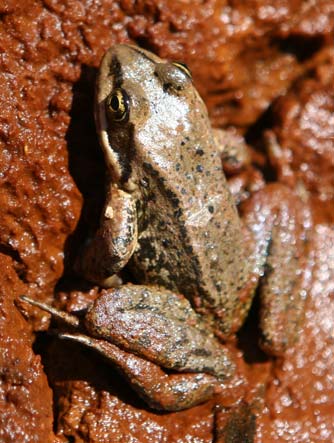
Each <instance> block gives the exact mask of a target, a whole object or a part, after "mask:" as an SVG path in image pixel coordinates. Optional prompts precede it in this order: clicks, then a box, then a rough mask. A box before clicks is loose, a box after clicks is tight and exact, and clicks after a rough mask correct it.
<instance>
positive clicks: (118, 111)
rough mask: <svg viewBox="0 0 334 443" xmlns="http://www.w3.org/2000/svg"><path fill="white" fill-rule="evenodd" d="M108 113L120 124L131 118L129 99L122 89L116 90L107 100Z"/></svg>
mask: <svg viewBox="0 0 334 443" xmlns="http://www.w3.org/2000/svg"><path fill="white" fill-rule="evenodd" d="M106 111H107V113H108V115H109V117H111V118H112V119H113V120H114V121H117V122H120V121H124V120H127V119H128V117H129V97H128V94H127V93H126V92H125V91H124V89H122V88H118V89H115V90H114V91H112V92H111V94H109V95H108V97H107V98H106Z"/></svg>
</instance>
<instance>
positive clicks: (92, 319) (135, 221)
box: [24, 45, 306, 410]
mask: <svg viewBox="0 0 334 443" xmlns="http://www.w3.org/2000/svg"><path fill="white" fill-rule="evenodd" d="M96 126H97V131H98V133H99V137H100V143H101V146H102V149H103V152H104V156H105V162H106V167H107V171H108V183H107V190H106V203H105V206H104V209H103V211H102V215H101V222H100V226H99V229H98V231H97V232H96V234H95V236H94V237H93V238H91V239H89V240H88V242H87V244H86V245H85V247H84V250H83V253H82V254H81V255H80V258H79V259H78V263H77V269H78V270H79V271H80V273H81V274H82V275H84V276H85V277H86V278H87V279H89V280H91V281H94V282H97V283H98V284H100V285H101V286H104V287H106V288H108V287H109V288H110V289H106V290H104V291H102V294H101V295H100V297H98V298H97V300H96V301H95V302H94V304H93V306H92V307H91V308H90V309H89V310H88V312H87V314H86V317H85V319H84V322H83V323H84V325H82V324H81V322H80V321H79V320H78V319H77V318H76V317H75V316H72V315H69V314H65V313H62V312H60V311H57V310H55V309H54V308H52V307H49V306H46V305H44V304H41V303H39V302H36V301H32V300H30V299H28V298H27V297H24V299H25V300H26V301H28V302H30V303H33V304H35V305H37V306H39V307H41V308H42V309H45V310H48V311H50V312H51V313H52V314H53V315H55V316H57V317H60V318H62V319H63V320H64V321H65V322H67V323H69V324H71V325H72V326H75V328H81V329H83V328H84V329H85V332H83V331H82V330H81V331H78V332H77V333H62V334H61V336H62V337H64V338H68V339H72V340H77V341H79V342H82V343H84V344H85V345H87V346H90V347H92V348H94V349H96V350H98V351H99V352H101V353H102V354H103V355H105V356H106V357H107V358H108V359H109V360H110V361H112V363H113V364H114V365H115V366H116V367H117V368H118V369H119V370H120V371H122V373H123V374H124V375H125V377H126V378H127V379H128V380H129V382H130V383H131V384H132V386H133V387H134V388H135V389H136V391H137V392H138V393H139V394H140V395H141V396H142V397H143V398H144V399H145V400H146V401H147V402H148V404H149V405H150V406H151V407H154V408H157V409H165V410H178V409H184V408H187V407H190V406H193V405H195V404H197V403H199V402H201V401H204V400H205V399H207V398H209V397H210V396H212V394H213V393H214V392H215V391H217V389H219V386H220V387H221V386H223V385H224V383H227V382H228V381H229V380H231V378H233V376H234V374H235V370H236V369H235V362H234V360H233V356H232V355H231V353H230V352H229V351H228V350H227V348H226V347H225V346H224V345H223V344H222V343H221V342H220V341H219V339H223V340H224V339H226V338H228V337H230V336H231V335H233V333H235V332H236V331H237V330H238V329H239V328H240V326H241V325H242V324H243V322H244V320H245V317H246V315H247V313H248V311H249V308H250V305H251V301H252V298H253V294H254V292H255V289H256V286H257V284H258V281H259V279H260V277H262V283H261V291H260V299H261V302H262V317H261V327H262V330H263V340H262V341H263V346H264V348H265V349H266V350H268V351H269V352H271V353H273V354H280V353H282V352H283V351H284V350H285V349H286V348H287V347H288V346H289V345H290V344H291V343H293V341H294V340H295V338H296V333H297V331H298V326H299V324H300V319H301V318H302V312H303V303H304V299H305V291H304V281H305V278H304V276H303V273H302V272H301V271H300V269H301V265H300V260H301V257H302V255H303V248H304V243H305V229H304V228H303V226H304V225H306V224H305V223H304V222H300V220H299V216H298V214H299V212H298V211H299V206H300V202H299V201H298V202H297V199H296V200H295V199H294V198H293V197H291V192H290V191H287V190H286V189H285V188H283V187H281V186H280V185H270V186H269V187H268V189H267V190H264V191H259V193H258V194H257V195H255V197H254V198H253V199H251V201H250V202H248V203H247V204H245V205H244V207H243V208H241V211H242V213H243V214H244V221H241V219H240V217H239V215H238V212H237V209H236V206H235V204H234V200H233V197H232V195H231V193H230V191H229V188H228V185H227V182H226V179H225V177H224V174H223V169H222V160H221V152H222V151H223V150H224V149H225V148H226V146H221V145H220V146H217V143H218V141H220V143H221V140H224V134H223V135H222V133H221V134H220V136H218V132H216V131H214V130H212V128H211V125H210V122H209V119H208V115H207V110H206V107H205V105H204V103H203V101H202V99H201V98H200V96H199V94H198V92H197V90H196V89H195V87H194V85H193V83H192V78H191V74H190V72H189V70H188V69H187V67H186V66H184V65H182V64H180V63H168V62H166V61H164V60H162V59H160V58H159V57H157V56H155V55H154V54H152V53H150V52H148V51H145V50H143V49H140V48H138V47H134V46H129V45H116V46H114V47H113V48H111V49H110V50H109V51H108V52H107V53H106V55H105V56H104V58H103V61H102V64H101V68H100V71H99V75H98V79H97V90H96ZM283 199H285V201H286V203H283V204H282V200H283ZM254 214H255V215H254ZM303 223H304V224H303ZM272 252H274V254H272V255H270V253H272ZM275 256H276V257H278V258H277V259H275ZM272 257H273V258H272ZM125 265H127V266H129V268H130V269H131V271H132V273H133V275H134V278H135V280H136V281H138V282H140V285H133V284H127V285H123V286H119V287H114V288H111V287H112V286H115V282H116V283H117V278H115V274H116V273H117V272H118V271H120V270H121V269H122V268H123V267H124V266H125ZM268 269H269V270H270V272H267V273H265V270H268ZM180 294H182V295H180ZM166 370H167V371H166ZM170 371H172V372H170Z"/></svg>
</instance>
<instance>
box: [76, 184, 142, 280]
mask: <svg viewBox="0 0 334 443" xmlns="http://www.w3.org/2000/svg"><path fill="white" fill-rule="evenodd" d="M136 244H137V216H136V205H135V201H134V199H133V198H132V196H131V195H130V194H129V193H127V192H124V191H122V190H121V189H119V188H118V187H117V186H116V185H110V187H109V190H108V192H107V197H106V203H105V205H104V208H103V211H102V215H101V220H100V224H99V229H98V230H97V232H96V233H95V236H94V237H93V238H91V239H89V240H88V242H87V244H86V246H85V247H84V250H83V252H82V253H81V254H80V257H78V259H77V262H76V270H77V272H78V273H80V274H82V275H84V276H85V277H86V278H87V279H88V280H90V281H93V282H96V283H98V284H100V285H101V286H103V287H109V286H113V281H114V280H113V276H114V274H116V273H117V272H118V271H120V270H121V269H122V268H123V267H124V266H125V265H126V263H127V262H128V261H129V259H130V257H131V255H132V253H133V251H134V249H135V247H136Z"/></svg>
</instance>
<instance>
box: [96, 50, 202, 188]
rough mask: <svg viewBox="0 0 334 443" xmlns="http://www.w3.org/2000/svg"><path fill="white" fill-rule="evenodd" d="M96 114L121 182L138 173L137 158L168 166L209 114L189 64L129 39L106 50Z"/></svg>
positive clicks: (105, 147)
mask: <svg viewBox="0 0 334 443" xmlns="http://www.w3.org/2000/svg"><path fill="white" fill-rule="evenodd" d="M95 115H96V124H97V129H98V132H99V136H100V142H101V146H102V148H103V150H104V154H105V158H106V162H107V166H108V167H109V169H110V172H111V174H112V178H113V180H114V181H116V182H122V183H127V182H128V181H129V180H130V179H131V178H133V174H132V160H133V159H136V162H137V164H138V162H141V163H143V164H146V163H147V164H149V165H152V164H156V165H157V167H159V168H160V169H161V168H165V169H166V171H167V169H168V163H169V161H173V162H174V161H175V157H176V156H177V155H180V154H179V151H180V150H181V149H182V146H184V142H183V143H182V140H183V139H184V138H185V137H186V138H188V139H189V137H187V136H189V135H193V134H194V133H195V132H196V129H194V124H196V121H198V120H200V119H201V118H202V120H203V118H204V119H207V112H206V108H205V105H204V104H203V102H202V100H201V99H200V97H199V95H198V93H197V91H196V89H195V87H194V86H193V84H192V79H191V74H190V72H189V70H188V68H187V67H186V66H185V65H183V64H181V63H168V62H166V61H164V60H162V59H160V58H159V57H157V56H156V55H154V54H152V53H150V52H148V51H145V50H143V49H141V48H138V47H136V46H130V45H116V46H114V47H112V48H111V49H110V50H109V51H108V52H107V53H106V54H105V56H104V58H103V60H102V63H101V68H100V72H99V76H98V79H97V88H96V113H95ZM181 139H182V140H181Z"/></svg>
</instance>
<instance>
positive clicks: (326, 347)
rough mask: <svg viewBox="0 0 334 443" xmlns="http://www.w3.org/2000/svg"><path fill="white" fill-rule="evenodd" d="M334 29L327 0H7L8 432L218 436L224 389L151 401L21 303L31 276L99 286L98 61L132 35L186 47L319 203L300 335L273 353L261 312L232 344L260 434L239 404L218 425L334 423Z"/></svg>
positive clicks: (2, 300) (280, 431)
mask: <svg viewBox="0 0 334 443" xmlns="http://www.w3.org/2000/svg"><path fill="white" fill-rule="evenodd" d="M333 28H334V2H333V1H330V0H328V1H325V0H323V1H317V2H303V1H302V0H295V1H292V2H291V1H285V0H281V1H270V0H268V1H267V0H263V1H260V0H259V1H251V0H249V1H230V2H225V1H218V0H217V1H215V0H209V1H206V2H203V1H199V0H198V1H191V2H190V1H189V2H188V1H174V0H173V1H172V0H171V1H168V0H166V1H158V0H156V1H153V0H152V1H130V0H129V1H126V0H124V1H112V0H109V1H108V0H105V1H103V0H100V1H71V0H68V1H60V0H59V1H57V0H44V1H37V0H35V1H34V0H25V1H23V0H20V1H19V0H18V1H14V0H12V1H10V0H2V1H1V2H0V263H1V272H0V288H1V289H0V441H1V442H2V441H3V442H49V441H50V442H51V441H59V442H60V441H68V438H69V439H70V440H69V441H75V442H99V443H103V442H110V441H122V442H130V441H131V442H134V441H138V442H195V441H196V442H203V443H204V442H205V443H206V442H210V441H212V438H213V435H214V428H215V424H214V422H213V402H208V403H206V404H203V405H201V406H198V407H196V408H193V409H191V410H188V411H184V412H179V413H173V414H156V413H153V412H151V411H147V410H146V408H145V405H144V404H142V403H141V402H139V400H138V399H137V397H136V396H134V395H133V393H132V391H131V390H130V389H129V388H128V387H127V386H126V385H125V384H124V382H123V380H122V379H121V378H120V377H119V376H118V375H117V374H116V373H115V372H114V371H113V370H112V369H110V367H108V366H107V365H106V364H105V363H104V362H103V361H102V360H101V359H100V358H99V357H97V356H96V355H95V354H93V353H92V352H89V351H87V350H83V349H81V348H80V347H78V346H74V345H69V344H64V343H61V342H60V341H59V340H57V339H53V338H48V337H46V336H45V335H43V334H42V335H39V338H38V340H37V342H36V344H35V348H34V351H35V352H36V353H37V354H41V356H42V360H43V365H42V363H41V358H40V357H39V356H36V354H35V353H34V351H33V350H32V343H33V339H34V338H33V333H32V331H33V329H35V330H36V331H38V330H39V331H41V330H45V329H46V328H47V327H48V318H47V316H45V315H43V316H42V315H41V313H40V312H38V311H37V310H32V309H30V310H29V312H27V308H26V306H25V307H23V306H21V311H23V312H24V313H25V317H26V318H27V319H29V321H27V320H26V319H25V318H24V316H23V315H22V314H21V313H20V311H19V310H18V308H17V306H16V304H15V303H14V300H16V299H17V297H18V296H19V295H21V294H23V293H25V294H28V295H30V296H32V297H35V298H38V299H40V300H46V301H48V302H52V301H56V303H57V304H58V306H60V307H63V308H66V309H67V310H74V311H78V310H80V309H83V308H85V307H86V306H87V305H88V303H89V302H90V301H91V300H93V299H94V298H95V297H96V295H97V292H98V289H97V288H94V287H92V286H89V285H88V284H87V283H85V282H83V281H81V280H78V278H77V277H76V276H75V275H74V274H73V273H72V271H71V264H72V258H73V256H75V253H76V251H77V249H78V247H79V246H80V244H81V242H82V241H83V239H84V238H85V234H86V233H87V230H88V229H89V228H92V227H94V226H96V223H97V218H98V211H99V207H100V205H101V202H102V200H103V161H102V156H101V154H100V150H99V146H98V143H97V138H96V135H95V129H94V121H93V112H92V110H93V89H94V79H95V74H96V68H97V67H98V65H99V61H100V59H101V57H102V55H103V53H104V52H105V50H106V49H107V48H108V47H110V46H111V45H112V44H113V43H116V42H124V41H131V42H135V43H137V44H139V45H141V46H143V47H145V48H147V49H150V50H153V51H155V52H156V53H158V54H159V55H161V56H162V57H166V58H171V59H174V60H183V61H185V62H186V63H187V64H188V65H189V67H190V68H191V70H192V72H193V76H194V81H195V84H196V86H197V87H198V89H199V91H200V93H201V94H202V96H203V98H204V99H205V101H206V103H207V105H208V107H209V111H210V115H211V117H212V121H213V123H214V125H216V126H220V127H228V126H235V127H236V128H237V130H238V131H239V132H240V133H241V134H243V135H245V136H246V139H247V141H248V142H249V144H250V145H251V146H252V147H253V148H254V150H255V149H256V151H254V154H253V160H254V165H255V166H254V167H255V168H256V169H257V170H258V174H261V175H262V174H263V176H264V178H265V179H266V180H267V181H280V182H282V183H285V184H286V185H287V186H289V187H290V188H291V189H293V190H299V191H300V193H301V194H302V195H303V198H304V201H305V205H309V206H310V207H311V209H312V213H313V226H312V231H311V232H312V234H311V236H310V239H309V242H310V247H309V256H308V257H307V259H306V263H307V266H308V269H309V276H310V285H309V294H308V295H309V298H308V303H307V311H306V316H305V317H306V320H305V327H304V331H302V337H301V340H300V341H299V343H298V345H296V346H295V347H294V348H293V349H291V350H289V351H288V353H287V355H286V357H285V358H283V359H270V358H268V357H266V356H265V355H264V354H262V353H261V352H260V350H259V349H258V348H257V345H256V341H257V334H258V331H257V330H256V328H255V327H254V325H252V324H250V323H251V322H248V324H247V325H246V326H245V332H244V333H241V336H240V340H239V342H236V345H235V346H238V348H239V349H240V352H239V354H238V355H239V357H238V358H239V361H240V368H241V370H242V371H243V373H244V375H245V378H246V379H247V392H246V393H245V398H246V399H247V400H248V401H249V403H251V404H252V407H253V411H254V413H255V414H256V431H255V436H254V439H253V436H252V435H251V434H252V432H250V429H252V425H251V424H248V425H247V420H246V424H242V423H240V420H239V421H238V420H235V422H234V423H232V425H233V426H230V428H233V429H234V428H239V430H240V432H239V435H241V436H240V437H239V440H235V438H237V437H236V435H237V434H238V432H237V431H233V429H232V431H230V433H228V432H226V433H225V434H224V435H223V434H221V435H220V436H218V437H219V438H220V441H240V442H241V441H246V437H245V435H246V434H247V435H248V437H247V438H248V440H247V441H253V440H254V441H256V442H258V443H260V442H268V441H270V442H275V441H277V442H285V441H286V442H292V441H295V442H309V441H312V442H329V441H332V440H334V429H333V421H334V414H333V410H334V394H333V383H334V380H333V377H334V375H333V374H334V335H333V334H334V333H333V322H334V320H333V319H334V303H333V296H334V229H333V227H334V223H333V222H334V215H333V212H334V210H333V198H334V129H333V128H334V121H333V115H334V113H333V111H334V90H333V84H334V68H333V66H334V50H333V47H332V41H333ZM265 134H267V135H265ZM268 138H274V139H275V141H276V142H277V143H278V144H279V145H280V148H279V149H280V150H281V151H280V156H279V158H277V157H275V156H272V155H271V154H270V152H268V150H267V149H266V146H267V142H266V140H267V141H268ZM55 288H56V291H55ZM55 294H56V295H55ZM252 318H253V317H252V316H251V319H252ZM250 331H251V332H252V334H250ZM46 374H47V375H46ZM224 417H225V416H224V413H223V412H222V413H221V415H220V416H219V417H218V419H217V422H220V423H223V422H224V420H225V418H224ZM53 420H54V423H53ZM226 420H227V419H226ZM218 424H219V423H218ZM242 429H244V434H242V432H243V431H242ZM55 433H56V434H55ZM218 437H217V438H218Z"/></svg>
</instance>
